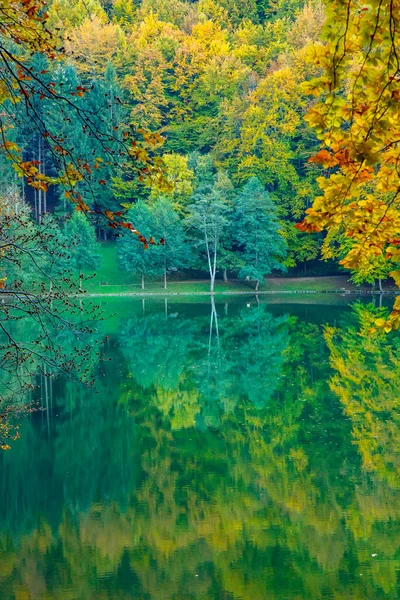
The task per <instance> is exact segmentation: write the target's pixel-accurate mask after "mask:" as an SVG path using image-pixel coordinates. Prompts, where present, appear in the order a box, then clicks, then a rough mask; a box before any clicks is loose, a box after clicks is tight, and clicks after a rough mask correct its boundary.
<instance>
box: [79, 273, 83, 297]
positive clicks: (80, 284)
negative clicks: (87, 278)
mask: <svg viewBox="0 0 400 600" xmlns="http://www.w3.org/2000/svg"><path fill="white" fill-rule="evenodd" d="M82 280H83V275H82V273H81V271H79V291H80V292H81V293H82Z"/></svg>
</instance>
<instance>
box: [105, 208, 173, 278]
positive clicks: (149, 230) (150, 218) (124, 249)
mask: <svg viewBox="0 0 400 600" xmlns="http://www.w3.org/2000/svg"><path fill="white" fill-rule="evenodd" d="M128 220H129V221H130V222H132V223H135V227H136V229H137V230H138V231H140V233H141V234H142V236H143V237H145V238H146V239H148V240H150V239H151V238H154V236H155V235H156V230H157V222H156V219H155V217H154V215H153V213H152V211H151V210H150V208H149V207H148V206H147V205H146V204H145V203H144V202H142V201H140V202H138V203H137V204H135V205H134V206H133V208H131V209H130V210H129V212H128ZM117 246H118V262H119V265H120V267H121V268H122V269H123V270H124V271H129V272H131V273H138V274H140V276H141V282H142V290H143V289H144V280H145V276H151V277H156V276H158V275H161V274H162V273H163V272H164V270H163V268H164V265H163V261H162V257H161V251H160V246H159V245H157V244H155V243H154V245H153V244H151V243H150V244H146V245H145V244H143V243H142V242H141V241H140V240H139V239H138V236H137V235H135V234H134V233H132V232H130V231H129V232H127V233H125V234H124V235H121V236H120V237H119V238H118V239H117Z"/></svg>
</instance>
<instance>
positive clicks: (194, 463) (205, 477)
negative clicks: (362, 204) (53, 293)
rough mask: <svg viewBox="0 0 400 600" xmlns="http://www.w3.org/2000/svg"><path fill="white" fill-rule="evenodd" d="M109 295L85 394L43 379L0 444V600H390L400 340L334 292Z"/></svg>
mask: <svg viewBox="0 0 400 600" xmlns="http://www.w3.org/2000/svg"><path fill="white" fill-rule="evenodd" d="M112 308H113V309H116V310H117V311H118V314H117V315H114V316H113V317H111V318H110V319H109V320H106V321H105V322H104V323H102V324H101V325H100V327H101V328H102V329H103V330H104V333H108V334H109V336H110V337H109V339H108V341H107V342H106V344H105V347H104V353H105V357H106V360H105V361H104V362H102V363H101V364H99V365H98V366H97V367H96V375H97V389H96V393H95V392H94V391H90V390H86V389H85V388H83V387H81V386H79V385H77V384H75V383H72V382H69V381H56V382H53V383H49V384H48V389H46V390H45V393H44V399H43V403H44V404H45V405H46V407H47V408H48V409H47V410H46V411H41V412H36V413H34V414H32V415H31V416H29V418H28V419H26V420H25V421H24V422H23V426H22V430H21V439H20V440H19V441H17V442H16V443H14V444H13V447H12V449H11V450H10V451H9V452H5V453H4V452H3V453H2V454H1V455H0V468H1V484H0V485H1V488H0V489H1V495H0V598H1V600H42V599H43V600H44V599H46V600H50V599H51V600H75V599H76V600H106V599H107V600H108V599H110V600H111V599H112V600H117V599H118V600H120V599H127V600H128V599H129V600H131V599H132V600H133V599H134V600H203V599H204V600H239V599H246V600H317V599H337V600H339V599H340V600H344V599H356V600H366V599H371V600H380V599H395V598H399V597H400V575H399V574H400V501H399V498H400V496H399V493H398V492H399V487H400V481H399V478H398V474H399V471H400V417H399V412H400V410H399V398H400V394H396V390H397V391H399V385H398V384H399V377H400V373H399V375H397V371H396V367H397V366H398V365H397V355H398V343H397V341H396V340H394V341H393V340H392V341H391V342H390V343H389V342H382V341H381V342H376V341H374V342H373V343H371V340H370V339H368V335H367V336H364V337H360V336H359V333H358V328H359V322H357V315H356V314H355V313H354V311H353V310H352V308H351V307H350V306H346V305H343V306H324V305H297V306H296V305H293V304H285V305H280V304H274V305H268V304H261V305H258V304H257V302H256V301H255V300H254V299H251V300H240V301H237V302H234V301H229V302H228V303H225V302H221V303H219V302H217V303H216V305H215V311H214V310H213V308H212V306H211V304H210V303H209V301H208V300H205V301H204V302H203V303H192V304H190V303H187V302H183V301H181V302H180V303H174V302H173V301H169V302H168V304H167V303H164V302H163V301H158V302H150V301H149V300H146V301H144V302H142V301H140V300H134V301H133V300H125V301H120V302H116V303H115V304H114V305H113V306H112ZM327 325H328V329H326V326H327ZM329 327H330V329H329ZM332 328H336V329H332ZM332 336H333V337H332ZM332 340H333V341H332ZM109 359H111V360H109Z"/></svg>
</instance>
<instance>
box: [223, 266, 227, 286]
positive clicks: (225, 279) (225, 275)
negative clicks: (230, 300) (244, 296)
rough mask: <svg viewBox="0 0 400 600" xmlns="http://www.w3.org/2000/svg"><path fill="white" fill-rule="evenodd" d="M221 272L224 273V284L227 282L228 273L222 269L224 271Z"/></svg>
mask: <svg viewBox="0 0 400 600" xmlns="http://www.w3.org/2000/svg"><path fill="white" fill-rule="evenodd" d="M223 272H224V281H225V283H226V282H227V281H228V273H227V270H226V269H224V271H223Z"/></svg>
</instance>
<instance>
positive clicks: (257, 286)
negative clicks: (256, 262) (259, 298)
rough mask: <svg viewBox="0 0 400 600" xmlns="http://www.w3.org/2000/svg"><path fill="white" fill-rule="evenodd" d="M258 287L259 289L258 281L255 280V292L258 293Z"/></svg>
mask: <svg viewBox="0 0 400 600" xmlns="http://www.w3.org/2000/svg"><path fill="white" fill-rule="evenodd" d="M259 287H260V282H259V281H258V279H257V281H256V292H258V288H259Z"/></svg>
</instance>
